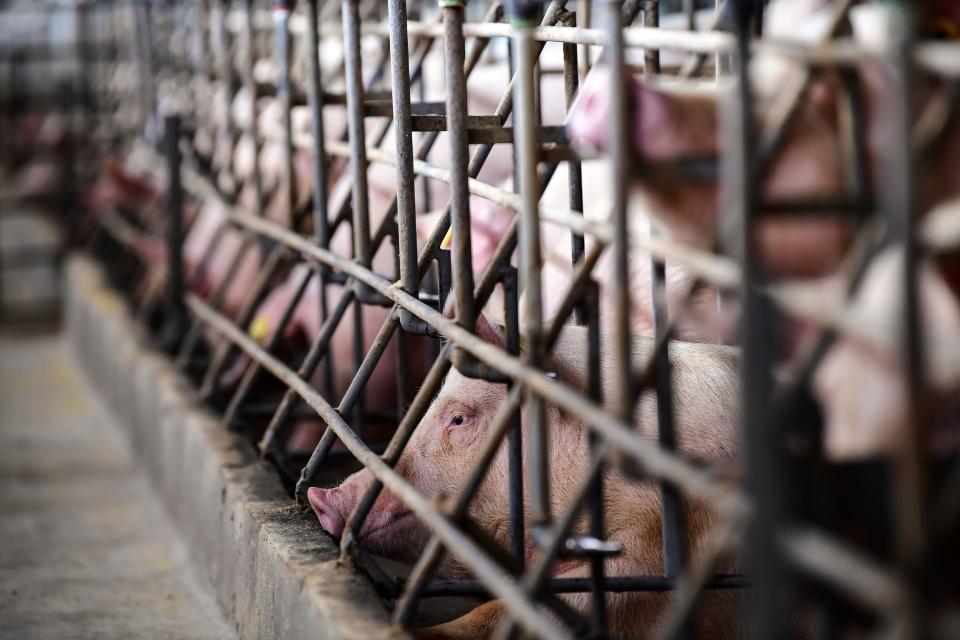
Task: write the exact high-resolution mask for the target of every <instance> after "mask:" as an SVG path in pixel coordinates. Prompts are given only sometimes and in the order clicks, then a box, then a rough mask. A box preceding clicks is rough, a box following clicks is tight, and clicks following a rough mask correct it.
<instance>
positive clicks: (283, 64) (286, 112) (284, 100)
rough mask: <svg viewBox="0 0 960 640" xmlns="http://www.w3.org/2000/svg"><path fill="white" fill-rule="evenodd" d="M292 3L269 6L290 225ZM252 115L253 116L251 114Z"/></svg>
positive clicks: (282, 186) (283, 189)
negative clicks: (281, 121)
mask: <svg viewBox="0 0 960 640" xmlns="http://www.w3.org/2000/svg"><path fill="white" fill-rule="evenodd" d="M293 5H294V0H280V1H279V2H274V5H273V26H274V57H275V58H276V62H277V100H278V101H279V103H280V109H281V113H282V118H283V125H282V126H283V180H282V181H281V184H280V193H281V194H282V196H283V200H282V202H283V214H284V216H285V218H286V219H287V220H289V221H290V224H291V225H293V224H294V220H293V214H294V211H293V209H294V203H295V202H296V183H297V181H296V177H295V176H294V173H293V131H292V124H291V121H290V107H291V100H290V28H289V23H290V12H291V11H293ZM254 115H256V114H254Z"/></svg>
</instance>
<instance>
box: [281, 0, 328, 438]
mask: <svg viewBox="0 0 960 640" xmlns="http://www.w3.org/2000/svg"><path fill="white" fill-rule="evenodd" d="M318 1H319V0H307V21H308V27H307V57H308V58H309V60H310V73H309V80H310V92H309V100H310V128H311V132H312V133H313V235H314V240H315V242H316V244H317V246H318V247H321V248H323V249H329V248H330V228H329V226H330V213H329V193H328V189H327V179H328V171H327V153H326V149H325V145H326V132H325V129H324V122H323V107H324V105H325V104H326V101H327V98H326V93H325V92H324V90H323V81H322V78H321V70H320V38H319V36H318V24H317V19H318V15H317V13H318V11H317V3H318ZM329 275H330V274H329V269H327V268H326V266H325V265H323V264H318V265H317V276H318V277H319V278H320V279H319V281H318V284H319V290H320V322H321V324H323V323H324V322H326V320H327V318H328V317H329V314H330V300H329V296H328V295H327V286H326V283H327V281H328V279H329ZM311 373H312V372H311ZM323 373H324V381H325V389H324V390H325V391H326V396H327V397H328V398H332V397H333V362H332V361H331V360H330V359H329V358H324V359H323ZM264 438H265V439H266V436H264ZM264 450H265V449H264Z"/></svg>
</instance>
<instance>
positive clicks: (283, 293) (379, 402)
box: [249, 264, 430, 451]
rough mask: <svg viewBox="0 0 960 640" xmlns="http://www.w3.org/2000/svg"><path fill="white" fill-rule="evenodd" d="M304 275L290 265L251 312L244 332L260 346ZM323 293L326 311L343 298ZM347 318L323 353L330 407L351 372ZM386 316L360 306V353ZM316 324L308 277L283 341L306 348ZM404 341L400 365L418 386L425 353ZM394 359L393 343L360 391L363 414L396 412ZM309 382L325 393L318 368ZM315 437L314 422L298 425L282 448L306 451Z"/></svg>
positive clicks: (418, 342)
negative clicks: (330, 373)
mask: <svg viewBox="0 0 960 640" xmlns="http://www.w3.org/2000/svg"><path fill="white" fill-rule="evenodd" d="M309 274H310V267H309V266H307V265H304V264H298V265H295V266H294V267H293V268H292V269H291V271H290V274H289V276H288V277H287V279H286V280H285V281H284V282H283V283H282V284H281V285H280V286H278V287H276V288H274V289H273V290H272V291H271V292H270V293H269V295H268V296H267V297H266V299H265V300H264V301H263V303H261V305H260V306H259V307H258V309H257V313H256V314H255V315H254V319H253V321H252V322H251V324H250V327H249V330H250V334H251V336H252V337H254V338H255V339H257V340H258V341H260V342H261V343H267V342H269V341H270V340H271V338H273V336H274V335H275V333H276V331H277V330H278V328H279V326H280V320H281V318H282V317H283V313H284V310H285V309H286V307H287V305H288V304H289V303H290V300H291V299H292V298H293V295H294V293H295V291H296V290H297V289H298V288H299V287H300V286H301V284H302V283H303V280H304V278H306V277H308V276H309ZM328 293H329V300H330V303H331V306H332V305H336V303H337V300H339V298H340V296H341V295H343V288H342V287H341V286H340V285H328ZM351 313H352V312H349V311H348V312H347V314H346V315H345V316H344V318H343V320H342V321H341V322H340V325H339V326H338V327H337V329H336V331H334V333H333V336H332V337H331V339H330V344H329V348H328V350H327V356H326V357H327V358H329V359H330V360H331V362H332V363H333V369H332V370H333V376H334V380H333V389H334V393H335V394H336V397H334V398H328V400H330V401H331V402H333V403H334V404H336V403H337V402H338V401H339V400H340V398H341V397H342V396H343V394H344V392H345V391H346V390H347V387H348V386H349V385H350V382H351V380H352V379H353V375H354V373H355V369H354V355H353V335H354V325H353V321H352V319H351ZM389 314H390V309H389V308H387V307H380V306H369V305H365V306H364V307H363V348H364V351H365V352H366V351H367V350H369V349H370V347H371V346H372V344H373V339H374V337H376V335H377V332H378V331H379V330H380V327H381V326H382V325H383V323H384V322H385V321H386V320H387V317H388V316H389ZM321 324H322V322H321V317H320V282H319V279H318V278H317V277H316V276H314V277H313V278H311V280H310V282H309V283H308V284H307V288H306V291H305V292H304V294H303V297H302V298H301V300H300V302H299V304H298V305H297V306H296V308H295V310H294V313H293V316H292V317H291V319H290V322H289V323H288V324H287V326H286V328H285V330H284V335H283V336H282V337H283V340H284V342H286V343H288V344H290V343H293V342H294V341H295V339H296V338H303V339H306V340H307V341H308V342H311V343H312V342H313V340H314V339H315V338H316V336H317V335H319V333H320V327H321ZM407 339H408V340H409V349H408V359H407V363H406V364H407V367H408V369H407V371H408V376H409V378H410V379H411V380H415V381H419V380H422V379H423V377H424V375H426V372H427V368H428V367H429V364H430V358H429V353H430V350H429V347H428V346H427V344H426V342H425V339H424V338H420V337H414V336H409V337H408V338H407ZM397 356H398V353H397V341H396V339H393V340H391V342H390V344H389V345H388V347H387V350H386V352H385V353H384V354H383V356H382V357H381V359H380V362H379V363H378V364H377V367H376V368H375V369H374V372H373V375H372V376H371V378H370V380H369V381H368V382H367V386H366V387H365V391H366V409H367V410H368V411H371V412H382V411H385V410H388V409H393V408H396V400H397V376H396V366H395V363H396V359H397ZM311 383H312V384H313V385H314V386H315V387H316V388H317V389H325V388H326V386H325V384H324V378H323V367H318V369H317V372H316V373H315V374H314V376H313V378H312V379H311ZM320 433H321V426H320V424H319V423H317V422H314V421H305V422H301V423H299V424H298V425H297V427H296V428H295V429H294V431H293V434H292V435H291V437H290V440H289V441H288V442H287V445H286V446H287V449H288V450H289V451H304V450H307V451H309V450H312V448H313V447H314V446H315V445H316V443H317V440H318V439H319V437H320Z"/></svg>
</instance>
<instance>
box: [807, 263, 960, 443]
mask: <svg viewBox="0 0 960 640" xmlns="http://www.w3.org/2000/svg"><path fill="white" fill-rule="evenodd" d="M902 273H903V253H902V252H901V251H900V250H898V249H888V250H886V251H885V252H884V253H882V254H881V255H879V256H877V257H876V258H875V259H874V262H873V264H872V265H871V266H870V269H869V271H868V272H867V275H866V277H865V279H864V282H863V284H862V286H861V288H860V291H859V292H858V293H857V295H856V297H855V298H854V300H853V301H852V304H851V306H850V307H849V313H850V314H852V318H851V322H852V323H854V324H856V325H859V326H860V327H873V328H874V331H873V332H872V333H875V334H876V337H877V338H878V340H863V339H862V338H860V337H859V336H857V335H856V334H849V333H845V334H841V337H840V338H839V339H838V341H837V342H836V343H835V344H834V345H833V346H832V347H831V349H830V350H829V351H828V352H827V354H826V356H825V357H824V360H823V362H822V363H821V364H820V367H819V368H818V369H817V371H816V373H815V375H814V378H813V391H814V393H815V395H816V396H817V398H818V399H819V401H820V403H821V405H822V407H823V412H824V450H825V453H826V454H827V456H828V457H829V458H831V459H833V460H856V459H862V458H869V457H874V456H889V455H893V454H895V453H896V451H897V450H898V449H899V448H901V447H902V444H903V439H904V438H905V437H907V436H908V434H909V428H908V425H909V424H910V422H909V416H908V409H907V408H908V406H909V403H908V399H907V389H906V379H905V373H904V370H903V367H902V364H901V361H900V355H899V354H900V345H901V337H900V336H901V335H902V324H901V322H902V317H903V313H902V297H903V284H902V283H903V276H902ZM918 277H919V289H918V295H919V304H920V314H921V318H922V320H923V327H924V340H925V342H924V346H925V350H924V355H923V357H924V360H925V363H926V378H927V381H928V384H929V387H930V389H931V395H930V397H929V398H928V400H927V403H925V404H926V406H925V409H926V410H928V411H929V418H930V424H932V425H933V427H932V428H931V433H930V435H931V441H930V443H928V444H929V446H930V448H931V449H934V450H938V451H941V452H943V451H946V450H953V449H955V448H956V447H957V445H958V444H960V425H958V424H957V423H956V415H955V410H956V403H957V399H958V398H960V371H958V368H957V367H956V364H955V363H956V356H957V353H956V349H953V350H951V347H955V346H956V344H957V341H958V339H960V302H958V298H957V297H956V295H955V293H954V291H952V290H951V285H950V284H949V283H948V282H947V281H946V280H945V278H944V277H943V275H942V274H941V272H940V271H939V270H938V269H937V268H936V267H935V266H934V264H933V263H932V262H930V261H924V262H923V263H922V264H921V266H920V272H919V276H918ZM951 411H952V412H953V415H951ZM951 419H952V420H953V422H951Z"/></svg>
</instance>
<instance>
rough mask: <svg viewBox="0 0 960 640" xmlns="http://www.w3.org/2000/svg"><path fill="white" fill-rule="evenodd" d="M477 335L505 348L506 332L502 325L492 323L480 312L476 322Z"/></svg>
mask: <svg viewBox="0 0 960 640" xmlns="http://www.w3.org/2000/svg"><path fill="white" fill-rule="evenodd" d="M476 331H477V336H479V337H481V338H483V339H484V340H486V341H487V342H489V343H490V344H492V345H494V346H497V347H500V348H501V349H505V348H506V346H507V339H506V335H505V334H506V332H505V331H504V329H503V327H500V326H498V325H495V324H493V323H492V322H490V321H489V320H488V319H487V316H485V315H483V314H482V313H481V314H480V315H478V316H477V324H476Z"/></svg>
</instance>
